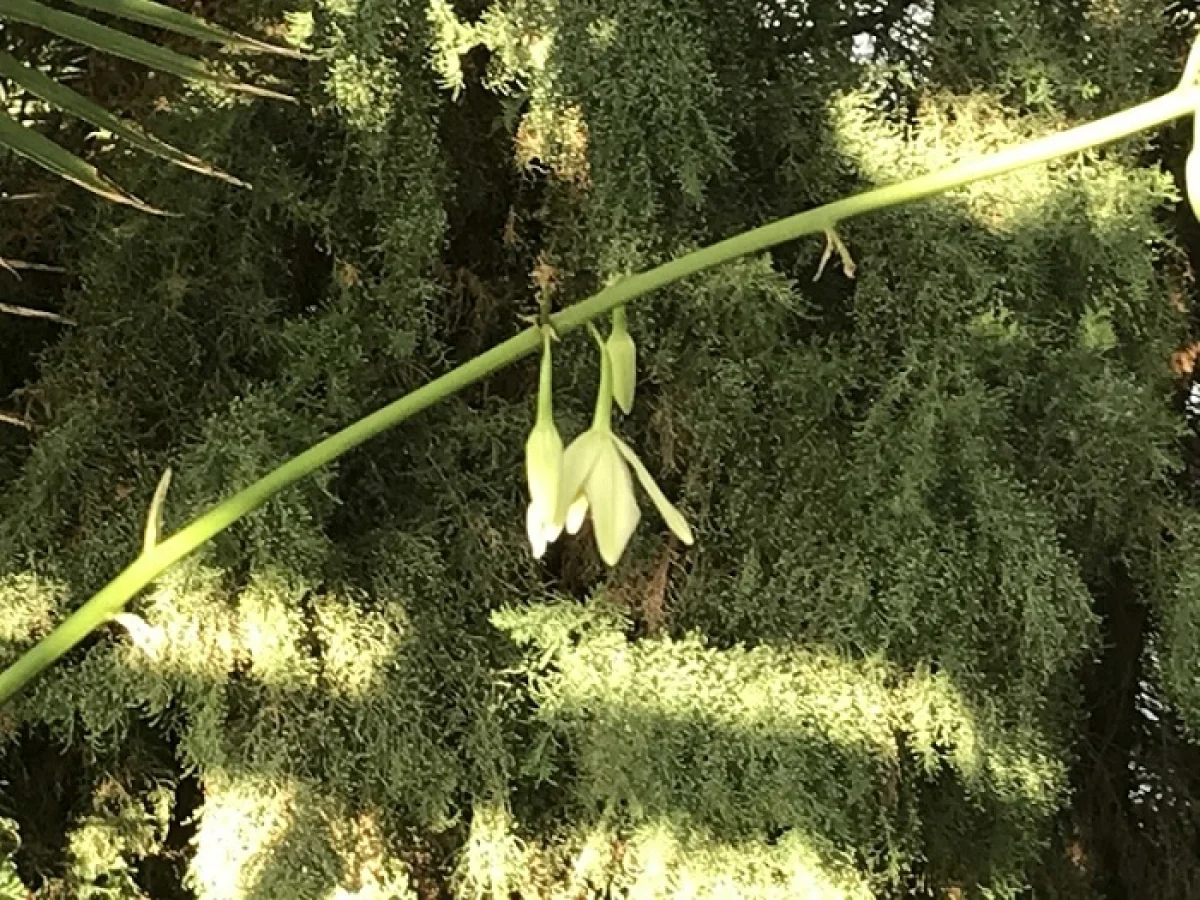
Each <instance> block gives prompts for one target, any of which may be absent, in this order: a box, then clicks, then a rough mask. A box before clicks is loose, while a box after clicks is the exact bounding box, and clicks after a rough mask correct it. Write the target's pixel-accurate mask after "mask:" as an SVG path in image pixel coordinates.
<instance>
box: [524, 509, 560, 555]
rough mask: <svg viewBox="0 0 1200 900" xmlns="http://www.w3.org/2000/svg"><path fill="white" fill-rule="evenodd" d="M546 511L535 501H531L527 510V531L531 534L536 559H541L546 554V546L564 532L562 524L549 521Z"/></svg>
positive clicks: (530, 540)
mask: <svg viewBox="0 0 1200 900" xmlns="http://www.w3.org/2000/svg"><path fill="white" fill-rule="evenodd" d="M544 513H545V511H544V510H542V509H541V508H539V507H538V506H537V505H536V504H534V503H530V504H529V507H528V508H527V509H526V510H525V531H526V533H527V534H528V535H529V546H530V548H531V549H532V550H533V558H534V559H541V558H542V557H543V556H544V555H545V554H546V547H547V546H549V545H550V544H553V543H554V542H555V541H556V540H558V536H559V535H560V534H561V533H562V526H561V525H555V524H554V523H553V522H549V521H547V520H546V517H545V514H544Z"/></svg>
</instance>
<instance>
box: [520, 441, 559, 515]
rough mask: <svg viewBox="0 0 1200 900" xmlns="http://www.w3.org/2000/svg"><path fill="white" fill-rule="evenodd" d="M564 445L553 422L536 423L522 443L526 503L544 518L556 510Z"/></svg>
mask: <svg viewBox="0 0 1200 900" xmlns="http://www.w3.org/2000/svg"><path fill="white" fill-rule="evenodd" d="M562 469H563V442H562V438H561V437H560V436H559V434H558V429H557V428H555V427H554V422H553V421H551V422H539V423H538V424H537V425H536V426H535V427H534V429H533V431H531V432H530V433H529V439H528V440H527V441H525V480H526V481H527V482H528V484H529V499H530V501H532V502H533V503H534V504H536V505H537V506H538V507H539V508H540V509H543V510H545V516H546V517H547V518H549V517H552V516H553V515H554V513H555V511H556V510H557V509H558V486H559V484H560V483H561V481H562Z"/></svg>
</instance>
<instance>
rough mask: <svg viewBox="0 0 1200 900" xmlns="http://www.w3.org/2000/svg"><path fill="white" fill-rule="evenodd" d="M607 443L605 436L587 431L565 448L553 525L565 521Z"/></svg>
mask: <svg viewBox="0 0 1200 900" xmlns="http://www.w3.org/2000/svg"><path fill="white" fill-rule="evenodd" d="M607 443H609V440H608V436H607V435H605V434H600V433H598V432H595V431H591V430H589V431H585V432H584V433H583V434H581V435H580V436H579V437H577V438H575V440H573V441H571V446H569V447H567V452H566V453H565V454H563V465H562V483H561V484H560V485H559V489H558V504H557V506H556V509H555V512H554V522H555V524H561V523H562V522H564V521H566V518H567V509H568V507H569V506H570V505H571V504H573V503H574V502H575V500H576V499H577V498H578V497H579V495H580V494H582V493H583V486H584V484H585V483H586V482H587V478H588V475H590V474H591V471H592V467H593V466H594V465H596V459H597V457H598V456H599V455H600V451H601V450H603V449H604V446H605V444H607ZM577 530H578V529H576V531H577ZM572 534H574V532H572Z"/></svg>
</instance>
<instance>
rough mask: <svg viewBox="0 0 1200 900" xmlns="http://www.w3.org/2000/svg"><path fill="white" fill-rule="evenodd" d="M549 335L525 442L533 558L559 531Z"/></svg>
mask: <svg viewBox="0 0 1200 900" xmlns="http://www.w3.org/2000/svg"><path fill="white" fill-rule="evenodd" d="M550 339H551V338H550V331H549V329H546V330H545V332H544V334H543V338H542V341H543V342H542V364H541V372H540V376H539V379H538V411H537V420H536V422H535V423H534V426H533V431H531V432H530V433H529V439H528V440H527V441H526V442H525V478H526V480H527V481H528V483H529V507H528V508H527V509H526V511H525V529H526V531H527V533H528V535H529V546H530V547H531V548H532V549H533V555H534V558H536V559H540V558H541V557H542V556H543V555H544V554H545V552H546V547H547V546H548V545H549V544H551V543H553V542H554V541H555V540H557V538H558V536H559V534H561V533H562V520H561V519H559V518H558V506H559V502H558V498H559V487H560V484H561V482H562V470H563V440H562V437H561V436H560V435H559V433H558V428H557V427H556V426H555V424H554V404H553V390H552V384H551V370H552V368H553V364H552V362H551V358H550Z"/></svg>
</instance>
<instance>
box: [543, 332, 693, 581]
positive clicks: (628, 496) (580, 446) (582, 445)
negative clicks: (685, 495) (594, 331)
mask: <svg viewBox="0 0 1200 900" xmlns="http://www.w3.org/2000/svg"><path fill="white" fill-rule="evenodd" d="M600 353H601V363H600V391H599V394H598V396H597V399H596V412H595V415H594V417H593V420H592V427H591V428H590V429H588V430H587V431H585V432H584V433H583V434H581V435H580V436H579V437H577V438H576V439H575V440H573V441H572V442H571V445H570V446H569V447H567V450H566V453H565V455H564V457H563V462H562V484H561V485H560V487H559V494H558V511H557V513H556V515H555V517H554V518H555V521H556V522H558V523H565V525H566V527H567V530H568V531H569V532H570V533H572V534H574V533H575V532H577V531H578V530H579V528H580V527H581V526H582V524H583V520H584V518H585V516H587V514H588V513H589V512H590V513H591V516H592V530H593V531H594V532H595V534H596V546H597V548H598V549H599V551H600V557H601V558H602V559H603V560H604V561H605V562H606V563H608V565H610V566H615V565H616V564H617V562H618V561H619V560H620V559H621V554H622V553H624V552H625V547H626V546H627V545H628V544H629V539H630V538H631V537H632V536H633V532H634V529H635V528H637V524H638V522H639V521H640V520H641V517H642V511H641V509H640V508H639V507H638V503H637V498H636V497H635V496H634V492H633V475H631V474H630V471H629V470H630V469H631V468H632V469H633V474H634V475H636V476H637V480H638V482H639V483H640V484H641V485H642V489H643V490H644V491H645V492H646V493H647V494H649V495H650V499H651V501H653V503H654V506H655V508H657V509H658V512H659V514H660V515H661V516H662V517H663V519H664V520H665V521H666V523H667V525H668V527H669V528H670V529H671V531H672V532H674V533H675V535H676V536H677V537H678V538H679V539H680V540H681V541H683V542H684V543H685V544H691V543H692V542H693V540H694V538H693V536H692V529H691V528H690V527H689V526H688V523H687V520H686V519H685V518H684V517H683V514H682V513H681V512H679V510H678V509H676V508H675V507H674V506H673V505H672V504H671V502H670V501H669V500H668V499H667V497H666V495H665V494H664V493H663V492H662V490H661V489H660V488H659V486H658V485H657V484H656V483H655V482H654V478H653V477H651V475H650V472H649V471H648V470H647V469H646V467H645V466H644V465H643V464H642V461H641V460H640V459H638V456H637V454H636V453H634V452H633V450H632V448H630V447H629V445H628V444H626V443H625V442H624V441H623V440H621V439H620V438H619V437H617V436H616V435H615V434H613V431H612V401H613V393H612V374H613V372H612V360H611V359H610V357H609V354H608V348H607V346H606V345H605V344H603V343H601V345H600ZM560 527H561V526H560Z"/></svg>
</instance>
